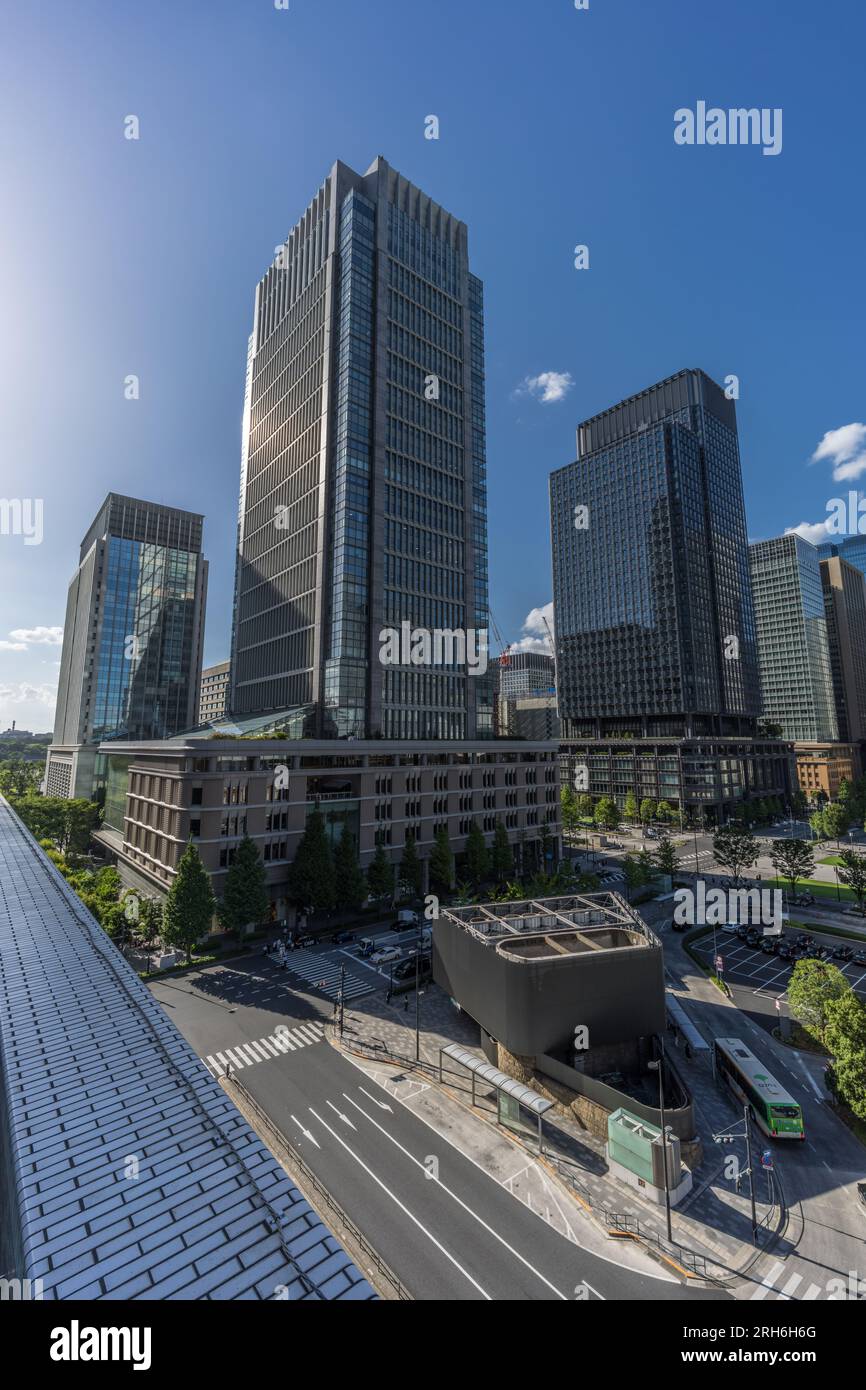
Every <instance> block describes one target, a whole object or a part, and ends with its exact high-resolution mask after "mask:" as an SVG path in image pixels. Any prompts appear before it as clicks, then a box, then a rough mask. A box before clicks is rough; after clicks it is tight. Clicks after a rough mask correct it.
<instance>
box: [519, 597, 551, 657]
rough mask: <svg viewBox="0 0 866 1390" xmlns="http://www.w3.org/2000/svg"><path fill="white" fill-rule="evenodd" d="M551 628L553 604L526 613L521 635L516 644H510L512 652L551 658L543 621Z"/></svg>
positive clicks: (548, 640) (546, 604)
mask: <svg viewBox="0 0 866 1390" xmlns="http://www.w3.org/2000/svg"><path fill="white" fill-rule="evenodd" d="M545 618H546V619H547V621H548V622H549V623H550V626H551V628H552V627H553V603H552V601H551V602H550V603H545V604H544V606H543V607H542V608H533V609H532V611H531V612H530V613H527V615H526V617H525V618H524V620H523V634H522V636H521V637H520V638H519V640H518V641H517V642H512V643H511V650H512V651H513V652H544V654H545V655H546V656H553V651H552V650H551V646H550V638H549V637H548V635H547V628H546V627H545V626H544V619H545Z"/></svg>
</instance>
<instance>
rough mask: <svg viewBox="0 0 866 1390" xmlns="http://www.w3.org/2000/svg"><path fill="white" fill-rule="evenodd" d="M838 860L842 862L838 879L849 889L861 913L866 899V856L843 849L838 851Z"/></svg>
mask: <svg viewBox="0 0 866 1390" xmlns="http://www.w3.org/2000/svg"><path fill="white" fill-rule="evenodd" d="M839 858H840V859H841V860H842V863H841V864H840V865H839V868H838V874H839V878H840V879H841V881H842V882H843V883H844V884H845V886H846V887H847V888H850V889H851V892H852V893H853V894H854V897H855V898H856V899H857V906H858V907H859V909H860V911H861V912H862V911H863V900H864V898H866V855H863V854H858V853H857V851H856V850H853V849H843V850H840V851H839Z"/></svg>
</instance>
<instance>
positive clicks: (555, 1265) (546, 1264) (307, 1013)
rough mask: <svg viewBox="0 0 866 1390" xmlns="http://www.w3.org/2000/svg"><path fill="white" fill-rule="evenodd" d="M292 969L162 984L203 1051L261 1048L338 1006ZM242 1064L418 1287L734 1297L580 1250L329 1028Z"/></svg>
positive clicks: (375, 1240)
mask: <svg viewBox="0 0 866 1390" xmlns="http://www.w3.org/2000/svg"><path fill="white" fill-rule="evenodd" d="M281 976H282V972H280V974H279V975H275V974H274V973H272V971H271V967H269V966H265V965H264V964H263V962H260V963H258V964H257V963H256V962H255V961H250V962H243V964H242V965H239V966H237V967H231V966H222V967H211V968H209V969H206V970H202V971H197V972H194V973H193V974H191V975H185V976H181V977H179V978H177V979H175V980H165V981H159V982H157V983H155V984H154V985H153V987H152V988H153V993H154V996H155V997H156V998H157V999H158V1000H159V1001H160V1002H161V1003H162V1004H163V1005H164V1006H165V1007H166V1008H167V1009H168V1011H169V1013H170V1015H171V1017H172V1018H173V1019H174V1021H175V1023H176V1024H177V1025H178V1027H179V1028H180V1030H181V1032H183V1033H184V1035H185V1036H186V1037H187V1039H188V1040H189V1041H190V1043H191V1044H192V1046H193V1047H194V1048H195V1050H196V1052H197V1053H198V1054H199V1056H202V1057H205V1056H208V1055H215V1054H216V1053H217V1052H223V1053H224V1050H225V1049H226V1048H229V1049H231V1050H233V1051H234V1052H235V1055H236V1056H240V1055H244V1056H245V1057H246V1058H247V1059H249V1058H250V1057H252V1055H253V1054H252V1053H251V1051H250V1050H249V1045H250V1044H253V1043H255V1042H256V1040H261V1039H263V1038H267V1037H268V1036H273V1035H274V1034H275V1033H276V1031H277V1029H278V1028H279V1027H280V1025H282V1026H283V1027H286V1028H288V1029H290V1030H296V1029H297V1028H298V1026H299V1025H300V1026H303V1025H304V1024H305V1023H309V1021H310V1020H315V1019H316V1018H320V1017H321V1016H322V1015H323V1014H328V1013H330V1011H331V1008H332V1005H330V1004H327V1005H323V1004H321V1003H319V1002H318V1001H317V1000H316V999H315V998H312V997H310V996H309V995H307V996H303V995H298V994H296V993H295V992H294V991H293V990H291V989H289V988H287V986H286V984H285V981H284V977H281ZM308 1031H309V1030H308ZM238 1046H244V1047H246V1048H247V1051H246V1052H245V1053H244V1054H240V1053H238V1052H237V1050H236V1049H237V1048H238ZM238 1075H239V1077H240V1079H241V1081H242V1082H243V1084H244V1086H245V1087H246V1088H247V1089H248V1090H249V1091H250V1093H251V1094H252V1095H253V1096H254V1098H255V1100H256V1101H257V1102H258V1104H259V1105H261V1106H262V1108H263V1109H264V1110H265V1111H266V1112H267V1113H268V1115H269V1116H270V1117H271V1119H272V1120H273V1121H274V1123H275V1124H276V1125H277V1126H278V1128H279V1129H280V1130H281V1131H282V1132H283V1133H284V1134H285V1135H286V1137H287V1138H289V1139H290V1140H291V1142H292V1143H293V1144H294V1145H295V1147H296V1148H297V1149H299V1151H300V1152H301V1153H302V1154H303V1156H304V1159H305V1161H306V1162H307V1163H308V1164H309V1165H310V1167H311V1168H312V1169H313V1171H314V1172H315V1173H316V1174H317V1176H318V1177H319V1178H320V1180H321V1181H322V1182H323V1183H324V1185H325V1186H326V1187H327V1189H328V1190H329V1191H330V1192H331V1193H332V1194H333V1196H334V1197H335V1198H336V1200H337V1201H338V1202H339V1203H340V1205H341V1206H342V1207H343V1208H344V1210H345V1211H346V1212H347V1213H348V1215H349V1216H350V1217H351V1218H352V1220H353V1221H355V1222H356V1224H357V1225H358V1226H359V1228H360V1229H361V1230H362V1231H363V1232H364V1233H365V1234H366V1235H367V1236H368V1237H369V1239H370V1241H371V1243H372V1244H373V1246H374V1247H375V1248H376V1249H377V1250H378V1251H379V1253H380V1254H381V1256H382V1258H383V1259H384V1260H385V1261H386V1262H387V1263H388V1265H390V1267H391V1268H392V1269H393V1270H394V1271H395V1273H396V1274H397V1275H398V1277H399V1278H400V1279H401V1280H402V1281H403V1282H404V1283H405V1284H406V1286H407V1288H408V1289H410V1291H411V1292H412V1293H413V1294H414V1296H415V1297H416V1298H418V1299H436V1300H442V1299H446V1300H452V1299H459V1300H463V1299H469V1300H476V1301H489V1300H493V1299H515V1300H554V1301H562V1300H572V1299H576V1298H578V1297H589V1298H590V1299H593V1298H603V1299H623V1300H633V1301H634V1300H669V1299H670V1300H680V1299H682V1300H689V1301H691V1300H696V1301H701V1300H710V1301H717V1300H719V1299H720V1298H721V1299H725V1298H727V1295H725V1294H720V1293H719V1292H718V1291H717V1290H705V1289H694V1288H688V1287H684V1286H682V1285H680V1284H679V1283H677V1282H672V1281H670V1280H667V1279H663V1278H654V1277H653V1276H652V1275H641V1274H637V1273H635V1272H633V1271H631V1270H627V1269H623V1268H621V1267H620V1266H619V1265H617V1264H615V1263H614V1262H613V1257H612V1259H611V1261H607V1260H605V1259H602V1258H600V1257H599V1256H597V1255H593V1254H590V1253H589V1252H588V1251H585V1250H583V1249H581V1248H580V1247H579V1246H577V1245H575V1244H574V1243H573V1242H571V1241H569V1240H567V1239H566V1238H565V1237H564V1236H561V1235H560V1234H559V1233H558V1232H557V1231H555V1230H554V1229H553V1228H552V1227H551V1226H549V1225H548V1224H547V1223H546V1222H545V1221H544V1220H542V1218H541V1217H539V1216H536V1215H535V1214H534V1213H533V1212H532V1211H530V1210H529V1209H528V1208H527V1207H526V1206H524V1204H523V1203H522V1202H520V1201H518V1200H517V1199H516V1198H514V1197H513V1196H512V1195H511V1194H510V1193H509V1192H508V1191H506V1189H505V1188H504V1187H503V1186H502V1185H501V1184H500V1183H498V1182H497V1181H496V1180H495V1179H494V1178H493V1177H492V1176H490V1175H489V1174H488V1173H487V1172H485V1171H484V1170H483V1169H482V1168H481V1167H479V1166H478V1165H477V1164H476V1163H475V1162H474V1161H473V1160H471V1159H469V1158H468V1157H466V1156H465V1155H464V1154H463V1153H462V1152H460V1151H459V1150H458V1149H457V1148H455V1147H454V1146H453V1145H452V1144H450V1143H449V1142H448V1141H447V1140H445V1139H444V1138H443V1137H442V1136H441V1135H440V1134H438V1133H437V1132H436V1131H434V1130H432V1129H431V1128H430V1127H429V1126H428V1125H426V1124H425V1123H424V1122H423V1121H422V1120H420V1119H419V1118H418V1117H417V1116H416V1115H415V1114H414V1113H413V1112H412V1111H411V1110H410V1109H408V1108H407V1107H405V1106H403V1105H401V1104H400V1102H399V1101H397V1100H395V1098H394V1097H393V1096H392V1095H391V1094H390V1093H389V1092H387V1091H385V1090H384V1089H382V1088H381V1087H379V1086H378V1085H376V1083H375V1082H373V1081H372V1080H370V1079H369V1078H368V1077H367V1076H366V1075H365V1073H363V1072H362V1071H360V1070H359V1069H358V1068H357V1067H355V1066H354V1065H352V1064H351V1063H350V1062H348V1061H347V1060H346V1059H345V1058H344V1057H342V1056H341V1055H340V1054H339V1053H338V1052H337V1051H335V1049H334V1048H332V1047H331V1046H330V1044H329V1043H327V1042H325V1041H310V1042H309V1043H308V1044H307V1045H305V1046H302V1047H298V1048H296V1049H294V1050H292V1051H289V1052H286V1053H285V1054H283V1055H276V1056H273V1057H268V1056H266V1055H263V1056H262V1059H261V1060H257V1061H256V1060H253V1061H250V1062H249V1064H248V1065H246V1066H244V1068H243V1070H241V1071H240V1072H239V1073H238ZM431 1174H432V1176H431ZM612 1249H613V1252H614V1253H615V1247H612ZM584 1286H586V1289H587V1293H586V1294H584V1293H579V1292H578V1290H579V1289H581V1290H582V1289H583V1288H584Z"/></svg>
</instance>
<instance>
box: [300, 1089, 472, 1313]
mask: <svg viewBox="0 0 866 1390" xmlns="http://www.w3.org/2000/svg"><path fill="white" fill-rule="evenodd" d="M310 1114H311V1115H313V1116H315V1118H316V1119H317V1120H318V1121H319V1124H320V1125H323V1126H324V1128H325V1129H326V1130H327V1131H328V1133H329V1134H330V1135H331V1136H332V1137H333V1138H334V1139H336V1141H337V1143H338V1144H340V1145H342V1147H343V1148H344V1149H345V1150H346V1153H347V1154H349V1155H350V1156H351V1157H352V1158H353V1159H354V1160H355V1162H356V1163H357V1164H358V1166H359V1168H363V1170H364V1172H365V1173H366V1174H367V1175H368V1176H369V1177H371V1178H372V1179H373V1181H374V1183H376V1185H377V1186H378V1187H381V1189H382V1191H383V1192H384V1193H385V1194H386V1195H387V1196H388V1197H390V1198H391V1201H392V1202H394V1204H395V1205H396V1206H398V1207H399V1208H400V1210H401V1211H402V1212H403V1213H404V1214H405V1215H406V1216H408V1218H409V1220H410V1221H411V1222H412V1223H413V1224H414V1225H415V1226H417V1227H418V1230H419V1231H421V1232H422V1234H423V1235H425V1236H426V1237H427V1239H428V1240H429V1241H431V1242H432V1244H433V1245H435V1246H436V1249H437V1250H439V1251H440V1253H441V1254H443V1255H444V1256H445V1258H446V1259H447V1260H450V1261H451V1264H453V1266H454V1268H455V1269H458V1270H459V1271H460V1273H461V1274H462V1275H463V1276H464V1278H465V1279H467V1280H468V1281H469V1283H470V1284H471V1285H472V1287H473V1288H475V1289H477V1290H478V1292H479V1293H480V1294H481V1297H482V1298H483V1299H486V1301H487V1302H488V1303H492V1302H493V1296H492V1294H489V1293H488V1292H487V1291H486V1289H483V1288H482V1287H481V1285H480V1284H479V1283H478V1281H477V1279H473V1277H472V1275H471V1274H470V1273H469V1271H468V1270H467V1269H464V1268H463V1266H462V1265H461V1264H460V1262H459V1260H456V1259H455V1258H454V1256H453V1255H452V1254H451V1252H450V1251H448V1250H446V1249H445V1246H444V1245H443V1244H442V1243H441V1241H438V1240H437V1239H436V1237H435V1236H434V1235H433V1233H432V1231H428V1230H427V1227H426V1226H425V1225H424V1224H423V1222H421V1221H419V1220H418V1217H417V1216H415V1214H414V1213H413V1212H411V1211H410V1210H409V1208H408V1207H407V1206H406V1205H405V1204H404V1203H403V1202H401V1201H400V1198H399V1197H398V1196H397V1195H396V1194H395V1193H394V1192H392V1191H391V1189H390V1188H389V1187H387V1186H386V1185H385V1183H383V1181H382V1179H381V1178H380V1177H379V1176H378V1175H377V1174H376V1173H374V1172H373V1170H372V1168H369V1167H368V1166H367V1164H366V1163H365V1162H364V1160H363V1159H362V1158H360V1157H359V1156H358V1154H356V1153H355V1152H354V1150H353V1149H351V1148H350V1147H349V1145H348V1144H347V1143H346V1141H345V1139H343V1138H342V1136H341V1135H339V1134H337V1132H336V1130H333V1129H331V1126H330V1125H329V1124H328V1122H327V1120H323V1119H322V1118H321V1116H320V1115H317V1114H316V1112H315V1110H314V1109H313V1107H312V1106H310ZM292 1119H294V1116H292ZM295 1123H296V1124H297V1121H295Z"/></svg>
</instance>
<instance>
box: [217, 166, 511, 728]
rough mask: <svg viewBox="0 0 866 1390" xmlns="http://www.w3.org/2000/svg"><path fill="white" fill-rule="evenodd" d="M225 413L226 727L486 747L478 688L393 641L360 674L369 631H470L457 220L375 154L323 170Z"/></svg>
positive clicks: (469, 414)
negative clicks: (231, 602)
mask: <svg viewBox="0 0 866 1390" xmlns="http://www.w3.org/2000/svg"><path fill="white" fill-rule="evenodd" d="M247 397H248V402H249V436H248V439H247V441H246V442H245V449H244V456H243V465H244V477H243V479H242V497H241V516H240V520H239V527H238V536H239V550H238V570H237V580H236V605H235V610H236V611H235V627H234V642H233V660H232V676H233V695H232V703H233V713H234V714H236V715H241V716H243V715H248V714H253V713H263V712H267V711H269V710H273V709H288V708H290V707H291V706H293V705H295V704H301V703H306V702H307V701H310V702H312V704H313V705H314V707H315V709H316V726H317V731H318V732H319V733H320V734H321V735H322V736H326V737H358V738H363V737H377V736H382V737H385V738H401V739H402V738H407V739H408V738H418V737H424V738H437V739H439V738H441V739H454V738H467V737H477V736H484V735H486V734H489V733H492V682H491V680H490V677H489V675H487V674H486V673H485V674H484V675H477V676H474V675H470V674H469V673H468V670H467V664H466V662H465V661H462V660H459V659H458V660H444V661H443V660H439V661H433V660H426V659H421V660H419V659H418V658H417V654H416V655H415V656H414V657H411V658H410V656H409V655H408V650H409V648H408V643H406V642H404V643H403V644H402V645H401V647H400V651H399V659H396V660H394V659H393V657H392V656H389V658H388V660H387V661H383V659H382V652H383V640H384V639H383V633H384V632H385V631H386V630H388V629H393V630H394V631H396V632H398V633H399V632H401V630H402V629H403V628H404V627H405V628H406V630H407V633H414V632H417V631H418V630H423V631H424V632H427V633H430V634H435V633H436V632H459V633H466V631H467V629H469V628H472V627H474V628H475V629H477V630H480V631H482V632H483V636H484V642H485V646H486V633H487V603H488V600H487V524H486V456H485V421H484V321H483V296H482V287H481V284H480V281H478V280H477V279H476V278H475V277H474V276H472V275H471V274H470V273H469V268H468V244H467V231H466V227H465V225H464V224H463V223H462V222H459V221H457V219H455V218H453V217H452V216H451V215H450V214H449V213H447V212H446V211H445V210H444V209H443V208H441V207H439V206H438V205H437V204H436V203H434V202H433V201H432V200H431V199H430V198H428V197H427V195H426V194H424V193H422V192H421V190H420V189H417V188H415V187H414V186H413V185H412V184H410V183H409V182H408V181H407V180H405V179H403V178H402V177H401V176H400V175H399V174H397V173H396V171H394V170H393V169H391V168H390V167H389V166H388V164H387V163H386V162H385V161H384V160H383V159H381V158H379V159H377V160H376V161H375V162H374V163H373V165H372V166H371V167H370V169H369V170H367V172H366V173H365V174H358V173H355V172H354V171H353V170H351V169H349V168H347V167H346V166H345V165H343V164H339V163H338V164H336V165H335V166H334V168H333V169H332V171H331V173H330V175H329V177H328V179H327V180H326V182H325V184H324V185H323V187H322V189H321V190H320V191H319V194H318V195H317V197H316V199H315V200H314V202H313V203H312V204H311V205H310V207H309V208H308V209H307V212H306V213H305V214H304V217H303V218H302V219H301V221H300V222H299V223H298V225H297V227H296V228H295V229H294V230H293V232H292V233H291V234H290V236H289V238H288V240H287V242H286V244H285V246H284V247H281V248H278V254H277V257H276V259H275V262H274V265H273V266H272V267H271V268H270V269H269V271H268V273H267V275H266V276H265V277H264V279H263V280H262V282H261V284H260V285H259V288H258V292H257V297H256V319H255V327H254V333H253V339H252V346H251V364H250V369H249V377H248V391H247ZM275 519H276V521H275ZM448 655H449V654H448V653H447V651H446V656H448Z"/></svg>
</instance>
